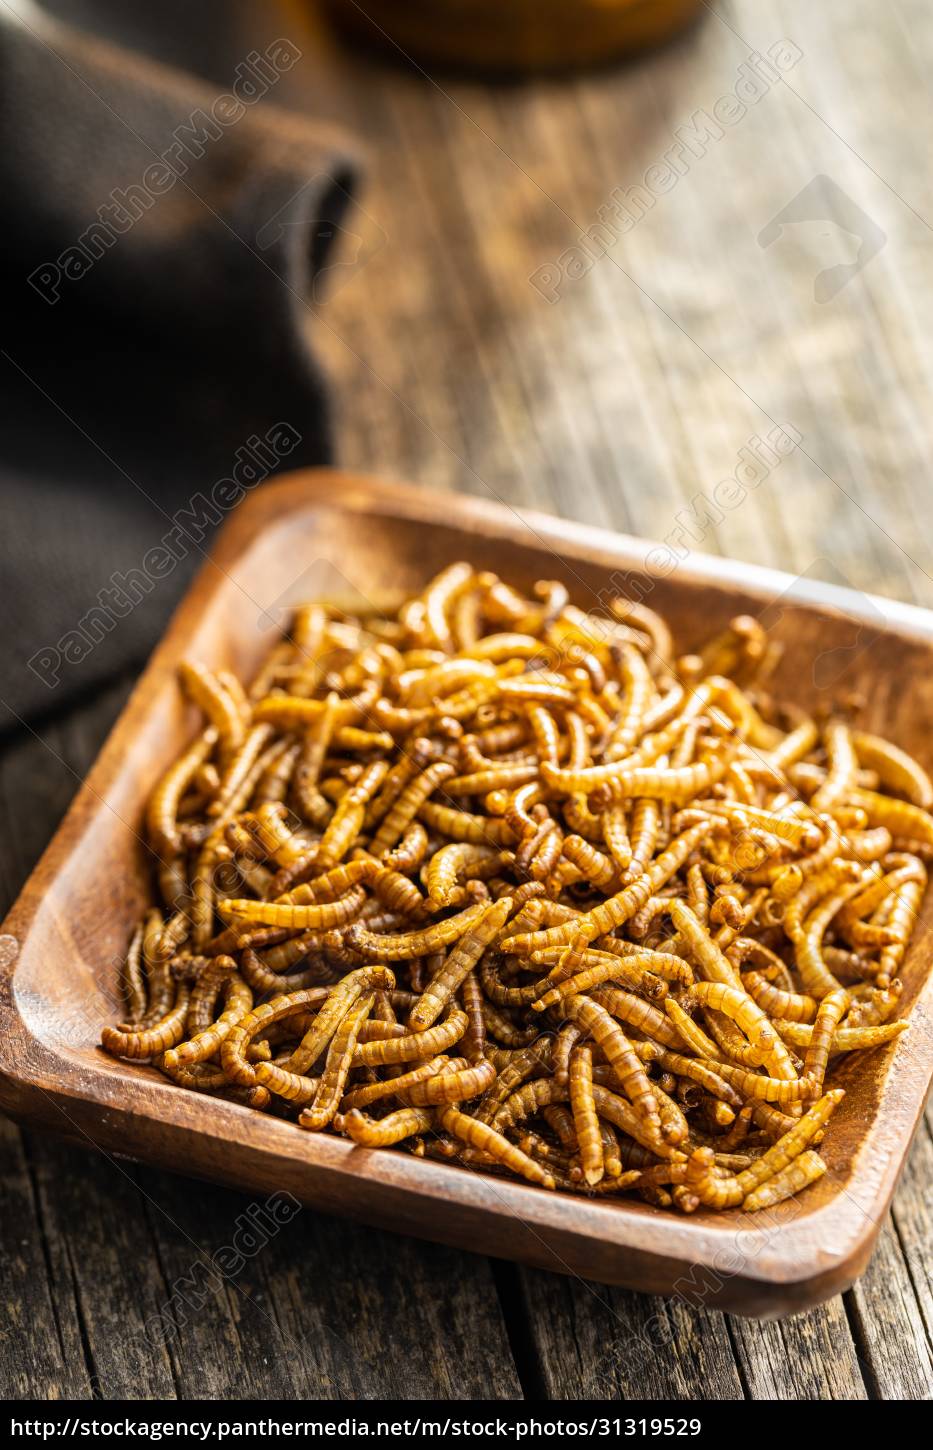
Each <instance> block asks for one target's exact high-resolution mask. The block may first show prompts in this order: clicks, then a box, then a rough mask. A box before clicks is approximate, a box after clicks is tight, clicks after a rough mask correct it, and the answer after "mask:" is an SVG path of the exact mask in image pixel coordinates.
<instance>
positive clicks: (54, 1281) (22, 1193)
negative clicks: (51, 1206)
mask: <svg viewBox="0 0 933 1450" xmlns="http://www.w3.org/2000/svg"><path fill="white" fill-rule="evenodd" d="M0 1224H2V1225H3V1234H2V1252H0V1397H2V1398H3V1399H11V1400H15V1399H28V1398H31V1397H34V1396H35V1397H39V1398H42V1399H50V1400H51V1399H65V1398H82V1399H83V1398H85V1397H86V1396H88V1395H89V1394H90V1377H89V1372H88V1366H87V1364H86V1362H85V1358H84V1354H83V1351H82V1346H81V1331H80V1322H79V1317H78V1308H77V1303H76V1299H75V1286H74V1278H73V1275H72V1273H71V1268H70V1265H69V1264H68V1263H67V1261H63V1259H62V1256H61V1254H60V1253H59V1252H58V1249H59V1247H60V1246H59V1245H57V1244H56V1243H55V1242H54V1240H53V1239H52V1238H50V1236H49V1234H48V1233H47V1231H46V1225H45V1223H44V1221H43V1218H42V1216H41V1214H40V1211H39V1204H38V1202H37V1199H36V1195H35V1192H34V1188H33V1183H32V1178H31V1173H30V1167H29V1163H28V1160H27V1157H26V1153H25V1151H24V1148H23V1143H22V1137H21V1134H20V1132H19V1130H18V1129H17V1128H15V1127H14V1126H13V1124H12V1123H7V1122H5V1121H3V1119H0Z"/></svg>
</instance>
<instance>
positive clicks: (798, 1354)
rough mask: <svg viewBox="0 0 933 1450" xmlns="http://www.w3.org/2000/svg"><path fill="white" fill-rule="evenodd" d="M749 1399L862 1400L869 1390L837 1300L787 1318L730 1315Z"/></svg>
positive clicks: (730, 1323)
mask: <svg viewBox="0 0 933 1450" xmlns="http://www.w3.org/2000/svg"><path fill="white" fill-rule="evenodd" d="M729 1328H730V1331H731V1334H732V1341H733V1344H734V1345H735V1349H736V1353H737V1355H738V1358H739V1363H740V1365H741V1367H742V1378H743V1380H744V1382H745V1385H746V1386H747V1390H748V1396H749V1398H750V1399H753V1400H785V1399H787V1400H827V1399H832V1400H864V1399H866V1398H867V1397H868V1391H867V1389H866V1387H865V1382H864V1380H863V1378H862V1372H861V1369H860V1366H859V1360H858V1354H857V1352H856V1348H855V1345H854V1343H853V1340H852V1334H851V1331H850V1329H849V1324H848V1321H847V1319H846V1312H845V1306H844V1304H843V1301H842V1299H841V1298H836V1299H832V1300H831V1301H830V1302H829V1303H828V1304H825V1305H821V1306H820V1307H819V1308H818V1309H814V1310H811V1311H810V1313H808V1314H795V1315H794V1316H793V1317H792V1318H790V1319H781V1320H769V1321H768V1322H766V1323H763V1324H762V1323H757V1322H756V1321H755V1320H753V1319H737V1318H732V1317H730V1319H729Z"/></svg>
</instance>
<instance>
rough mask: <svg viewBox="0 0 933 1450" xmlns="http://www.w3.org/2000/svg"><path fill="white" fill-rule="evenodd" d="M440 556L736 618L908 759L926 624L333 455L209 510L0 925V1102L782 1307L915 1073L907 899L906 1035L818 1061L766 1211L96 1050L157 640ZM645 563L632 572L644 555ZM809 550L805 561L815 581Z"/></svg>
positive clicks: (240, 664) (865, 1231) (471, 1235)
mask: <svg viewBox="0 0 933 1450" xmlns="http://www.w3.org/2000/svg"><path fill="white" fill-rule="evenodd" d="M460 557H463V558H466V559H468V560H471V561H472V562H474V563H476V564H477V565H481V566H483V567H485V568H490V569H495V570H497V571H499V572H501V573H502V574H503V575H505V576H506V577H507V578H509V579H512V580H514V581H516V582H517V583H519V584H522V583H530V582H531V581H533V580H534V579H537V578H542V577H544V578H560V579H563V580H564V581H565V582H566V584H567V585H568V586H569V587H570V589H571V592H572V594H573V597H574V598H575V600H576V601H577V602H578V603H579V604H581V605H584V606H588V607H594V606H596V605H598V603H599V601H600V598H601V597H602V598H605V597H607V595H608V593H611V592H613V591H615V592H618V591H621V592H624V593H627V594H628V595H629V596H630V597H631V596H632V595H633V593H634V592H636V591H637V592H638V593H640V595H641V597H643V598H645V599H646V600H647V601H648V602H650V604H651V605H652V607H654V608H657V609H658V610H660V611H661V613H662V614H664V615H665V616H666V617H667V618H668V619H669V620H670V622H671V623H672V625H673V627H674V631H675V636H676V639H677V644H678V647H679V648H680V649H689V648H691V647H692V646H694V645H695V644H697V643H699V642H700V641H701V640H702V639H704V638H706V637H708V636H709V635H710V634H711V633H713V632H714V631H715V630H716V629H718V628H720V627H721V626H723V625H724V624H725V623H726V622H727V620H728V619H730V618H731V617H732V616H733V615H735V614H737V613H748V614H755V615H759V616H763V617H764V618H765V621H766V623H767V625H768V627H769V629H770V630H771V631H772V632H773V634H774V636H775V637H776V638H778V639H780V640H781V641H783V643H784V645H785V654H784V658H783V661H782V664H781V666H780V671H779V677H778V679H777V682H776V684H777V689H778V691H779V692H781V693H783V694H784V695H785V696H787V697H789V698H792V699H795V700H797V701H799V702H800V703H801V704H803V705H805V706H808V705H809V706H813V705H815V704H816V703H817V701H818V700H819V699H820V698H821V696H822V697H823V698H825V697H826V694H827V692H832V691H838V690H840V689H842V688H851V689H854V690H857V691H860V692H861V693H862V694H864V696H865V697H866V700H867V705H866V709H865V712H864V716H863V718H864V720H865V722H866V728H869V729H877V730H879V731H882V732H884V733H885V734H887V735H889V736H890V737H891V738H892V739H893V740H894V741H896V742H897V743H898V744H900V745H902V746H904V747H905V748H906V749H908V750H910V751H911V752H913V753H914V754H915V755H917V756H918V757H919V758H920V759H921V760H922V761H923V760H925V763H927V764H929V755H930V752H929V749H928V745H927V722H928V720H929V719H930V717H931V707H933V615H930V614H927V613H925V612H923V611H920V610H917V609H913V608H910V607H908V606H906V605H901V604H895V603H892V602H890V601H886V600H879V599H872V598H868V597H866V596H864V595H860V594H857V593H855V592H854V591H851V590H845V589H840V588H838V587H832V586H826V585H822V584H817V583H814V582H812V581H808V580H806V579H801V580H797V581H794V580H791V579H790V578H789V577H788V576H785V575H780V574H776V573H772V572H771V571H768V570H765V569H758V568H755V567H752V566H750V565H744V564H734V563H728V562H725V561H722V560H719V559H711V558H704V557H701V556H694V555H691V556H689V557H688V558H686V559H684V560H683V561H682V562H679V563H678V564H677V566H676V567H673V565H672V562H671V561H672V557H673V556H671V555H670V554H669V551H667V552H664V551H661V552H659V551H657V550H655V551H654V552H652V549H651V546H650V545H648V544H646V543H645V542H644V541H643V540H636V539H632V538H625V537H621V536H619V535H615V534H610V533H605V532H601V531H598V530H594V529H588V528H583V527H580V526H578V525H575V524H570V523H565V522H563V521H561V520H558V519H553V518H545V517H542V516H540V515H526V514H522V515H519V514H518V513H516V512H515V511H514V510H511V509H508V508H505V507H499V506H493V505H490V504H485V503H478V502H476V501H474V500H472V499H467V498H462V497H455V496H449V495H437V494H430V493H426V492H424V491H422V490H420V489H416V488H412V487H409V486H405V485H400V484H394V483H385V482H382V481H379V480H375V479H365V478H357V477H351V476H348V475H346V474H342V473H339V472H330V471H316V472H311V473H301V474H293V475H291V476H289V477H286V478H283V479H281V480H280V481H277V482H274V483H271V484H266V485H264V486H263V487H262V488H260V489H259V490H257V492H256V493H254V494H252V495H251V496H250V497H249V498H248V499H247V500H246V501H245V502H244V503H243V504H241V505H240V507H239V508H238V509H237V510H236V511H235V512H234V514H233V515H232V517H231V519H230V521H229V522H228V523H227V525H226V526H225V528H224V529H223V531H222V533H221V535H220V537H219V539H218V541H217V544H216V548H215V550H214V553H213V556H212V558H211V560H210V562H208V563H207V564H205V566H204V568H203V569H202V571H201V573H200V574H199V576H198V578H197V580H196V582H195V583H194V585H193V587H192V588H191V590H190V592H189V594H188V596H187V598H186V599H185V601H184V603H183V604H182V605H181V607H180V609H179V610H178V612H177V614H176V615H175V617H174V619H173V621H172V623H171V625H170V627H169V630H168V632H167V634H166V636H165V639H164V640H163V641H162V643H161V644H160V646H159V647H158V649H157V650H156V652H155V654H154V655H153V657H152V659H151V660H150V662H149V664H148V666H147V667H146V670H145V672H144V674H143V675H142V678H141V679H140V681H139V683H138V685H137V686H136V688H135V690H134V691H133V694H132V695H131V697H130V699H129V701H128V703H127V705H126V708H125V710H124V711H123V714H122V716H121V718H120V720H119V721H118V723H117V725H116V726H115V728H114V730H113V732H112V734H111V735H110V738H109V739H108V741H107V743H106V745H105V746H104V748H103V750H102V752H101V754H100V757H99V759H98V760H97V763H96V764H95V766H94V768H93V770H92V771H91V773H90V775H89V777H88V779H87V781H86V782H85V784H84V785H83V786H82V788H81V790H80V792H79V793H78V795H77V797H76V799H75V801H74V804H73V805H72V807H71V809H70V811H69V812H68V815H67V816H66V818H65V820H64V822H63V824H62V826H61V827H60V829H59V831H58V833H57V834H56V836H55V838H54V840H53V841H52V843H51V845H50V846H49V848H48V850H47V851H46V853H45V855H44V856H43V857H42V860H41V861H40V862H39V865H38V866H37V867H36V869H35V871H34V872H33V874H32V876H31V877H30V879H29V881H28V883H27V885H26V887H25V889H24V890H23V892H22V895H21V896H20V898H19V900H18V901H17V903H16V905H15V906H14V908H13V910H12V911H11V913H10V915H9V917H8V918H7V921H6V922H5V924H4V926H3V928H2V932H3V935H2V936H0V1108H2V1109H3V1110H4V1111H6V1112H7V1113H9V1114H10V1115H11V1116H13V1117H15V1118H18V1119H20V1120H22V1121H23V1122H27V1123H32V1124H38V1125H42V1126H45V1127H48V1128H51V1129H54V1130H55V1131H57V1132H59V1133H62V1134H65V1135H67V1136H68V1137H70V1138H72V1139H74V1140H76V1141H79V1142H83V1143H85V1144H87V1145H93V1146H96V1147H97V1148H99V1149H101V1150H103V1151H104V1152H107V1153H119V1154H123V1155H129V1156H131V1157H133V1158H138V1159H140V1160H144V1161H146V1162H152V1163H157V1164H159V1165H161V1166H163V1167H165V1168H169V1169H173V1170H178V1171H181V1172H185V1173H191V1174H195V1175H200V1176H202V1177H205V1178H212V1179H218V1180H221V1181H223V1182H226V1183H229V1184H232V1185H235V1186H236V1187H238V1188H242V1189H249V1190H251V1191H260V1192H271V1191H273V1190H275V1189H280V1190H287V1191H289V1192H291V1193H293V1194H294V1195H295V1196H296V1197H297V1198H299V1199H301V1200H303V1201H304V1202H306V1203H308V1204H312V1205H314V1206H315V1207H317V1208H320V1209H322V1210H324V1211H325V1212H332V1213H336V1212H339V1213H346V1214H351V1215H352V1216H354V1217H357V1218H360V1219H362V1220H364V1221H366V1222H369V1223H373V1224H378V1225H381V1226H383V1227H386V1228H389V1229H394V1230H398V1231H400V1232H404V1233H410V1234H417V1235H422V1236H423V1237H426V1238H430V1239H436V1240H440V1241H441V1242H444V1243H449V1244H454V1245H458V1246H461V1247H463V1248H468V1249H473V1250H477V1251H479V1252H482V1253H488V1254H493V1255H498V1256H500V1257H503V1258H509V1259H517V1260H521V1261H523V1262H526V1263H530V1264H534V1265H537V1266H539V1267H541V1268H545V1269H552V1270H557V1271H560V1272H564V1273H572V1274H576V1275H579V1276H581V1277H583V1278H587V1279H598V1280H603V1281H605V1282H607V1283H614V1284H622V1285H626V1286H628V1287H630V1288H634V1289H641V1290H645V1291H649V1292H653V1293H658V1292H660V1293H670V1292H679V1293H681V1294H684V1295H686V1296H688V1297H691V1298H695V1297H696V1296H697V1295H702V1297H703V1298H704V1299H705V1300H706V1302H716V1303H717V1304H719V1305H720V1306H721V1307H723V1308H729V1309H732V1310H736V1311H738V1312H740V1313H745V1314H755V1315H773V1314H781V1313H791V1312H794V1311H797V1310H800V1309H803V1308H806V1307H808V1306H809V1305H812V1304H814V1303H817V1302H819V1301H820V1300H822V1299H824V1298H827V1297H828V1296H830V1295H831V1294H834V1293H837V1292H838V1291H839V1290H841V1289H844V1288H845V1287H847V1286H848V1285H849V1284H850V1283H851V1282H852V1281H853V1280H854V1279H855V1278H856V1277H857V1276H858V1274H860V1273H861V1272H862V1270H863V1269H864V1267H865V1265H866V1263H867V1261H868V1258H869V1255H870V1253H871V1250H872V1246H873V1244H874V1240H875V1237H876V1235H877V1233H878V1229H879V1227H880V1224H881V1221H882V1219H883V1216H884V1213H885V1211H886V1209H887V1206H888V1203H889V1201H890V1198H891V1195H892V1193H893V1191H894V1186H895V1183H896V1180H897V1176H898V1173H899V1171H900V1169H901V1166H902V1165H903V1162H904V1159H905V1156H906V1154H907V1151H908V1148H909V1146H910V1142H911V1138H912V1136H913V1132H914V1129H915V1127H916V1124H917V1121H918V1119H919V1116H920V1114H921V1112H922V1110H923V1105H924V1101H925V1098H926V1094H927V1089H928V1086H929V1082H930V1077H931V1070H933V1025H931V1017H933V978H928V977H927V975H926V964H927V957H928V954H929V947H930V930H931V917H933V906H931V900H930V899H929V898H928V899H927V901H926V902H925V904H924V907H923V912H922V916H921V921H920V924H919V926H918V929H917V932H916V934H915V936H914V939H913V943H912V946H911V949H910V952H909V955H908V959H907V962H906V964H905V969H904V973H903V976H904V980H905V996H904V1002H903V1011H904V1012H905V1013H907V1014H909V1016H910V1021H911V1027H910V1031H909V1032H908V1033H905V1034H904V1036H902V1037H900V1038H899V1039H897V1041H896V1042H894V1043H892V1044H891V1045H890V1046H888V1047H887V1048H882V1049H878V1050H876V1051H873V1052H870V1053H865V1054H858V1055H857V1057H856V1058H855V1059H853V1060H850V1061H847V1062H844V1063H843V1065H842V1066H841V1067H840V1069H839V1070H838V1071H837V1073H836V1074H835V1077H836V1080H837V1081H839V1082H841V1083H842V1084H843V1085H844V1086H845V1087H846V1089H847V1096H846V1098H845V1101H844V1102H843V1104H842V1106H841V1108H840V1109H839V1111H838V1112H837V1113H836V1115H835V1117H834V1118H833V1121H832V1125H831V1128H830V1131H829V1133H828V1135H827V1138H826V1141H825V1143H824V1146H823V1148H822V1150H821V1151H822V1152H823V1154H824V1156H825V1158H826V1161H827V1163H828V1166H829V1171H828V1173H827V1174H826V1176H825V1178H823V1179H822V1180H821V1181H820V1182H819V1183H817V1184H814V1185H813V1186H812V1187H810V1188H808V1189H807V1190H806V1191H805V1192H804V1194H803V1195H802V1196H801V1197H800V1199H799V1200H797V1201H794V1202H791V1203H789V1204H786V1205H783V1206H782V1207H781V1208H780V1209H779V1210H776V1211H775V1212H774V1213H772V1214H771V1215H766V1214H742V1213H741V1212H739V1211H738V1210H735V1211H731V1212H728V1213H721V1214H710V1213H705V1212H704V1213H697V1214H695V1215H693V1216H692V1217H683V1216H680V1215H678V1214H669V1213H664V1212H660V1211H657V1210H655V1209H652V1208H650V1207H648V1206H647V1205H644V1204H641V1203H634V1202H628V1201H625V1200H620V1201H616V1202H613V1201H610V1200H592V1201H591V1200H587V1199H583V1198H579V1197H573V1196H570V1195H565V1194H561V1193H553V1192H548V1191H546V1190H544V1189H539V1188H536V1187H533V1186H531V1185H526V1184H523V1183H517V1182H514V1183H513V1182H509V1181H507V1180H504V1179H500V1178H494V1177H491V1176H489V1175H485V1174H483V1173H482V1172H479V1171H475V1170H467V1169H464V1168H460V1167H456V1166H451V1165H446V1164H443V1163H437V1162H433V1161H424V1160H421V1159H418V1158H415V1157H412V1156H411V1155H409V1154H407V1153H406V1152H404V1151H382V1152H379V1151H373V1150H367V1149H361V1148H357V1147H354V1146H353V1145H352V1144H350V1143H349V1142H347V1141H344V1140H342V1139H340V1138H338V1137H336V1136H326V1135H323V1134H311V1133H307V1132H304V1131H302V1130H301V1129H299V1128H298V1127H296V1126H295V1125H293V1124H291V1123H288V1122H285V1121H283V1120H280V1119H276V1118H273V1117H269V1116H266V1115H264V1114H260V1113H256V1112H252V1111H250V1110H248V1109H245V1108H241V1107H238V1106H236V1105H234V1104H230V1103H226V1102H222V1101H219V1100H214V1099H208V1098H204V1097H202V1096H200V1095H198V1094H196V1093H191V1092H186V1091H184V1090H182V1089H180V1088H177V1087H175V1086H174V1085H172V1084H170V1083H168V1082H166V1081H165V1079H164V1078H162V1077H161V1076H160V1075H159V1074H157V1073H156V1072H155V1071H154V1070H153V1069H150V1068H147V1067H138V1066H137V1067H134V1066H132V1065H130V1064H129V1063H125V1062H120V1061H117V1060H115V1059H114V1058H111V1057H108V1056H107V1055H106V1054H105V1053H103V1052H102V1051H101V1049H100V1048H99V1047H98V1045H97V1044H98V1042H99V1034H100V1027H101V1025H102V1024H103V1023H105V1022H109V1021H113V1020H115V1018H116V1017H117V1016H118V1014H119V1006H118V990H117V980H118V973H117V966H118V963H119V962H120V960H121V959H122V956H123V953H124V952H125V949H126V944H127V941H128V938H129V935H130V932H131V929H132V925H133V924H134V923H135V921H136V920H137V918H138V916H139V914H140V912H141V911H142V909H143V907H144V906H145V905H146V903H147V902H148V901H149V900H150V877H149V862H148V859H147V852H146V850H145V848H144V845H143V843H142V841H141V839H140V836H139V829H140V822H141V819H142V809H143V802H144V800H145V798H146V796H147V794H148V792H149V790H150V788H151V786H152V784H153V782H154V781H155V779H156V777H157V776H158V775H159V774H160V773H161V771H162V770H163V769H164V767H165V765H166V763H167V762H168V761H169V760H171V759H172V758H173V757H174V756H175V755H176V754H177V753H178V751H179V749H180V748H181V746H182V745H183V743H184V742H186V741H187V740H188V739H189V738H190V736H191V734H192V732H193V730H194V726H195V719H194V715H193V712H191V710H190V709H189V708H188V707H186V706H185V705H184V703H183V702H182V700H181V698H180V694H179V691H178V688H177V685H176V681H175V670H176V666H177V664H178V661H179V660H180V659H181V658H182V657H183V656H192V657H195V658H199V659H202V660H204V661H205V662H206V663H207V664H209V665H214V666H217V665H221V666H223V665H226V666H230V667H232V668H234V669H236V670H239V671H241V672H246V673H247V674H248V673H250V672H251V671H252V670H253V669H255V667H256V666H257V665H258V663H259V661H260V659H261V658H262V657H263V656H264V654H265V652H266V651H267V649H268V648H269V647H270V645H271V643H272V642H273V640H274V638H275V637H276V635H277V633H278V632H279V631H280V630H281V628H282V627H283V625H284V623H285V620H286V617H287V613H288V608H289V606H290V605H292V604H294V603H296V602H298V601H300V600H303V599H307V598H309V597H313V596H314V595H318V596H324V597H330V598H334V597H341V596H343V595H353V594H355V595H362V596H363V598H365V599H370V600H373V601H376V602H378V601H379V599H380V598H383V597H385V596H386V595H397V594H398V592H399V591H402V590H409V589H414V588H417V587H420V586H421V585H422V584H423V583H424V582H425V581H426V580H427V579H428V578H429V577H430V575H431V574H433V573H434V572H435V571H436V570H437V569H438V568H440V567H441V566H442V565H444V564H446V563H449V562H450V561H451V560H453V559H456V558H460ZM646 559H647V563H646ZM827 567H830V566H828V565H827V562H826V561H825V560H824V561H818V564H817V571H818V572H825V569H826V568H827Z"/></svg>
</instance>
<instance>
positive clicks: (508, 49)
mask: <svg viewBox="0 0 933 1450" xmlns="http://www.w3.org/2000/svg"><path fill="white" fill-rule="evenodd" d="M328 8H329V9H330V11H331V13H332V14H333V15H334V16H335V18H336V19H337V20H338V22H339V24H340V25H341V27H342V28H343V29H345V30H350V31H351V32H352V33H353V34H354V35H355V36H357V37H359V38H361V39H363V40H364V41H366V42H367V43H368V44H371V45H379V46H381V47H382V48H383V49H387V50H388V51H390V52H391V51H394V52H395V54H396V55H398V53H399V49H401V51H403V52H404V53H405V54H406V55H408V56H410V57H411V59H412V60H415V61H417V62H418V63H419V64H420V65H441V66H444V67H445V68H464V67H466V68H468V69H470V70H478V71H487V72H488V71H495V72H499V73H508V72H513V73H516V72H517V73H522V72H529V71H556V70H572V69H577V68H579V67H582V66H587V65H593V64H595V63H598V62H600V61H608V60H613V59H619V58H621V57H623V56H626V55H634V54H636V53H637V52H638V51H641V50H644V49H646V48H647V47H648V46H652V45H657V44H659V43H660V42H661V41H663V40H667V39H668V38H669V37H670V36H673V35H675V34H676V33H677V31H679V30H681V29H683V27H684V26H685V25H687V24H688V22H689V21H690V20H692V19H693V18H694V16H696V15H698V14H699V12H700V11H701V10H702V9H703V5H702V0H365V5H363V6H359V5H354V4H353V0H328Z"/></svg>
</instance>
